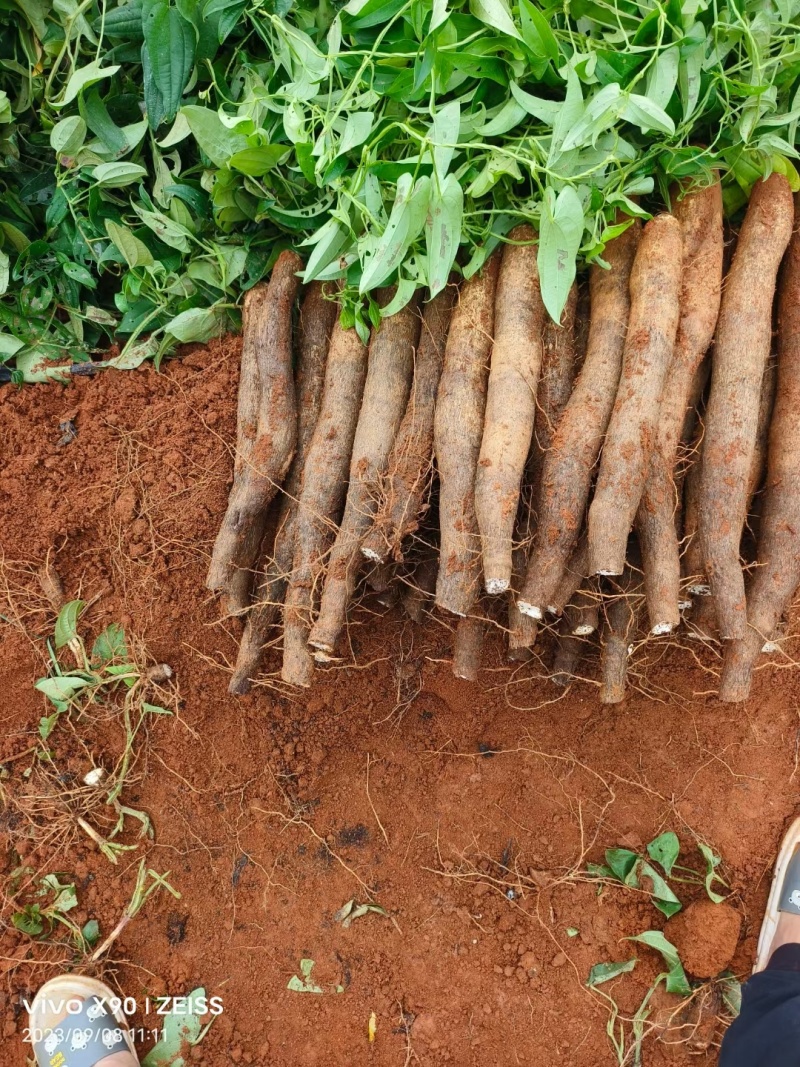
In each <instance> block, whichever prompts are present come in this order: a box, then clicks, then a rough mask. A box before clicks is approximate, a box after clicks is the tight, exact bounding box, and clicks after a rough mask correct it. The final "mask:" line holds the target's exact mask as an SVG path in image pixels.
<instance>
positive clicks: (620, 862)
mask: <svg viewBox="0 0 800 1067" xmlns="http://www.w3.org/2000/svg"><path fill="white" fill-rule="evenodd" d="M638 860H639V855H638V853H636V852H631V850H630V849H629V848H609V849H606V863H607V864H608V866H609V867H610V868H611V870H612V871H613V872H614V877H615V878H618V879H619V880H620V882H622V883H623V884H625V885H632V886H637V885H638V884H639V883H638V881H637V878H636V864H637V862H638Z"/></svg>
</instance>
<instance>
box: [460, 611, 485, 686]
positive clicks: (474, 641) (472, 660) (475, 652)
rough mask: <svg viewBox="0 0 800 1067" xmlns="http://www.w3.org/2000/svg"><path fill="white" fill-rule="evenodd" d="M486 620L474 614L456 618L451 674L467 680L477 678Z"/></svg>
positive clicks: (473, 680) (470, 680)
mask: <svg viewBox="0 0 800 1067" xmlns="http://www.w3.org/2000/svg"><path fill="white" fill-rule="evenodd" d="M485 634H486V621H485V620H484V619H479V618H477V617H476V616H474V615H466V616H464V617H463V618H461V619H459V620H458V625H457V626H456V632H455V637H454V639H453V674H454V675H455V676H456V678H463V679H464V680H465V681H467V682H475V681H477V679H478V671H479V670H480V667H481V655H482V652H483V639H484V636H485Z"/></svg>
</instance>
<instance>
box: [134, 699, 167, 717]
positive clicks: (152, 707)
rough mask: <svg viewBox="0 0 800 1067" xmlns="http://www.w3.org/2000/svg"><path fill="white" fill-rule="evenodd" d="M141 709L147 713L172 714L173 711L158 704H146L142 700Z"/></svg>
mask: <svg viewBox="0 0 800 1067" xmlns="http://www.w3.org/2000/svg"><path fill="white" fill-rule="evenodd" d="M142 711H146V712H147V713H148V715H172V714H173V712H171V711H170V710H169V708H162V707H161V705H160V704H148V703H146V702H145V701H142Z"/></svg>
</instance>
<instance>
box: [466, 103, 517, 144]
mask: <svg viewBox="0 0 800 1067" xmlns="http://www.w3.org/2000/svg"><path fill="white" fill-rule="evenodd" d="M527 113H528V111H527V108H525V107H523V106H522V104H520V103H518V102H517V101H516V100H514V99H511V100H506V102H505V104H503V106H502V107H501V108H500V110H499V111H498V113H497V114H496V115H495V116H494V118H493V119H490V120H489V122H486V123H484V124H483V126H478V127H477V129H476V130H475V133H477V134H478V135H479V136H480V137H499V136H501V135H502V134H504V133H508V131H509V130H513V128H514V127H515V126H517V125H518V124H519V123H520V122H522V120H523V119H524V118H525V116H526V115H527Z"/></svg>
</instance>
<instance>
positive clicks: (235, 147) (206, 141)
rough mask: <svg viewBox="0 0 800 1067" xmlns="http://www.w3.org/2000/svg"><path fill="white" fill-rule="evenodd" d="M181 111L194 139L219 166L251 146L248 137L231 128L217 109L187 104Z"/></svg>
mask: <svg viewBox="0 0 800 1067" xmlns="http://www.w3.org/2000/svg"><path fill="white" fill-rule="evenodd" d="M180 113H181V115H183V117H184V118H185V119H186V121H187V122H188V124H189V129H190V130H191V131H192V134H193V135H194V139H195V140H196V141H197V143H198V144H199V145H200V147H201V148H202V150H203V151H204V152H205V154H206V155H207V156H208V158H209V159H210V160H211V162H212V163H214V164H215V165H216V166H218V167H224V166H225V165H226V164H227V163H228V161H229V160H230V158H231V156H235V155H236V153H237V152H244V151H245V149H247V148H249V147H250V146H249V145H248V143H247V138H246V137H245V136H244V135H243V134H241V133H237V132H236V131H235V130H229V129H228V127H227V126H226V125H225V124H224V123H223V122H222V120H221V119H220V117H219V115H218V114H217V113H216V111H211V110H210V109H209V108H207V107H198V106H197V105H196V104H187V105H186V106H185V107H182V108H181V111H180Z"/></svg>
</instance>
